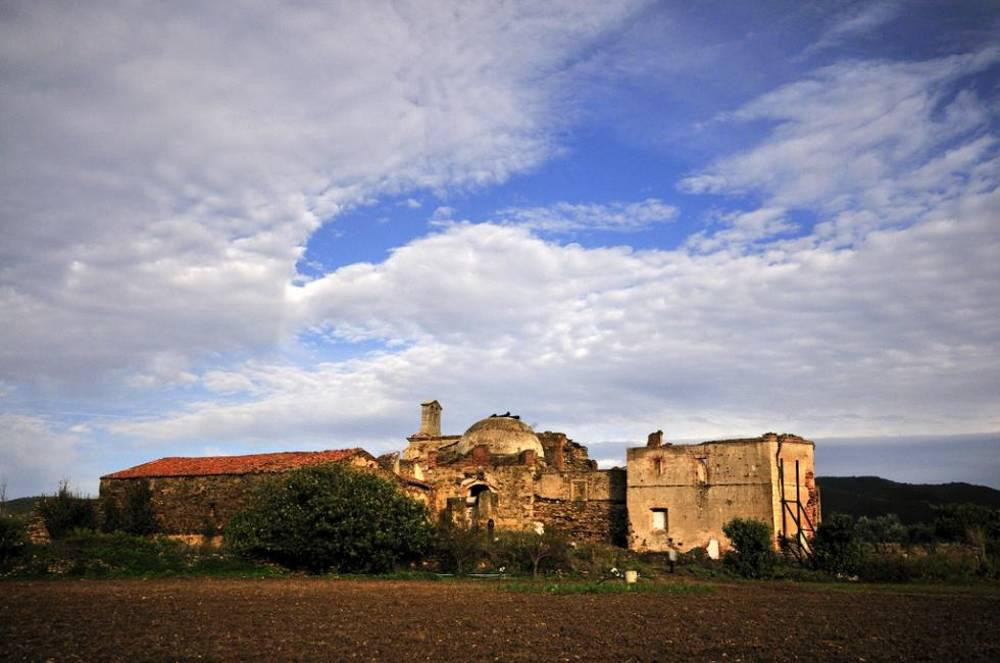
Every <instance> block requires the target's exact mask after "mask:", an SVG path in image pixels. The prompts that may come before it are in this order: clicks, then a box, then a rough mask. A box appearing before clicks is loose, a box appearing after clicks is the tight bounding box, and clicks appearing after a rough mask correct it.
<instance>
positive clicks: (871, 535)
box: [854, 513, 907, 554]
mask: <svg viewBox="0 0 1000 663" xmlns="http://www.w3.org/2000/svg"><path fill="white" fill-rule="evenodd" d="M854 529H855V532H856V533H857V536H858V539H859V540H860V541H861V543H867V544H870V545H871V546H873V547H874V548H875V549H876V550H877V551H879V553H881V554H886V553H888V552H889V549H890V548H891V546H890V545H887V544H894V543H905V542H906V541H907V530H906V525H904V524H903V523H902V521H900V519H899V516H897V515H896V514H894V513H890V514H886V515H884V516H874V517H869V516H861V517H860V518H858V520H857V522H856V523H855V524H854Z"/></svg>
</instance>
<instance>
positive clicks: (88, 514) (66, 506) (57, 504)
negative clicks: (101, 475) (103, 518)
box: [38, 481, 97, 539]
mask: <svg viewBox="0 0 1000 663" xmlns="http://www.w3.org/2000/svg"><path fill="white" fill-rule="evenodd" d="M38 513H39V514H40V515H41V516H42V520H43V521H45V528H46V529H47V530H48V531H49V536H50V537H52V538H53V539H59V538H62V537H64V536H67V535H69V534H70V533H71V532H73V531H74V530H77V529H90V530H92V529H95V528H96V527H97V510H96V509H95V508H94V502H93V500H90V499H88V498H86V497H82V496H80V495H76V494H74V493H73V492H71V491H70V489H69V485H68V484H67V482H65V481H63V482H61V483H60V484H59V490H58V491H57V492H56V494H55V495H52V496H51V497H45V498H43V499H42V500H41V501H40V502H39V503H38Z"/></svg>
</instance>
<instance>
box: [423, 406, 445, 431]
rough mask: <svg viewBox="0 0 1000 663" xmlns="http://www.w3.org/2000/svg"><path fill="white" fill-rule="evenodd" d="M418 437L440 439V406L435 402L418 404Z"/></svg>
mask: <svg viewBox="0 0 1000 663" xmlns="http://www.w3.org/2000/svg"><path fill="white" fill-rule="evenodd" d="M420 435H424V436H426V437H441V404H440V403H438V402H437V401H428V402H426V403H421V404H420Z"/></svg>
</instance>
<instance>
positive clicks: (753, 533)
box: [722, 518, 776, 578]
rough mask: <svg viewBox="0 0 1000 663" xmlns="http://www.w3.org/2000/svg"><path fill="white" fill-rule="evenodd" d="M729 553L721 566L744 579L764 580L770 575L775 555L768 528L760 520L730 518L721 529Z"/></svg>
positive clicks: (772, 570) (769, 528)
mask: <svg viewBox="0 0 1000 663" xmlns="http://www.w3.org/2000/svg"><path fill="white" fill-rule="evenodd" d="M722 531H723V532H724V533H725V535H726V536H728V537H729V540H730V542H732V545H733V549H732V550H729V551H727V552H726V556H725V564H726V566H728V567H730V568H731V569H733V570H734V571H735V572H736V573H738V574H739V575H741V576H743V577H744V578H767V577H769V576H771V574H772V573H773V572H774V565H775V561H776V559H775V554H774V549H773V548H772V545H771V537H772V535H771V527H770V526H769V525H768V524H767V523H765V522H762V521H760V520H753V519H749V518H748V519H743V518H733V519H732V520H730V521H729V522H728V523H726V524H725V525H723V527H722Z"/></svg>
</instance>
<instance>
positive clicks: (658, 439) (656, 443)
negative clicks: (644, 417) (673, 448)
mask: <svg viewBox="0 0 1000 663" xmlns="http://www.w3.org/2000/svg"><path fill="white" fill-rule="evenodd" d="M646 446H647V447H650V448H655V447H660V446H663V431H661V430H658V431H656V432H655V433H650V434H649V438H648V439H647V440H646Z"/></svg>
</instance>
